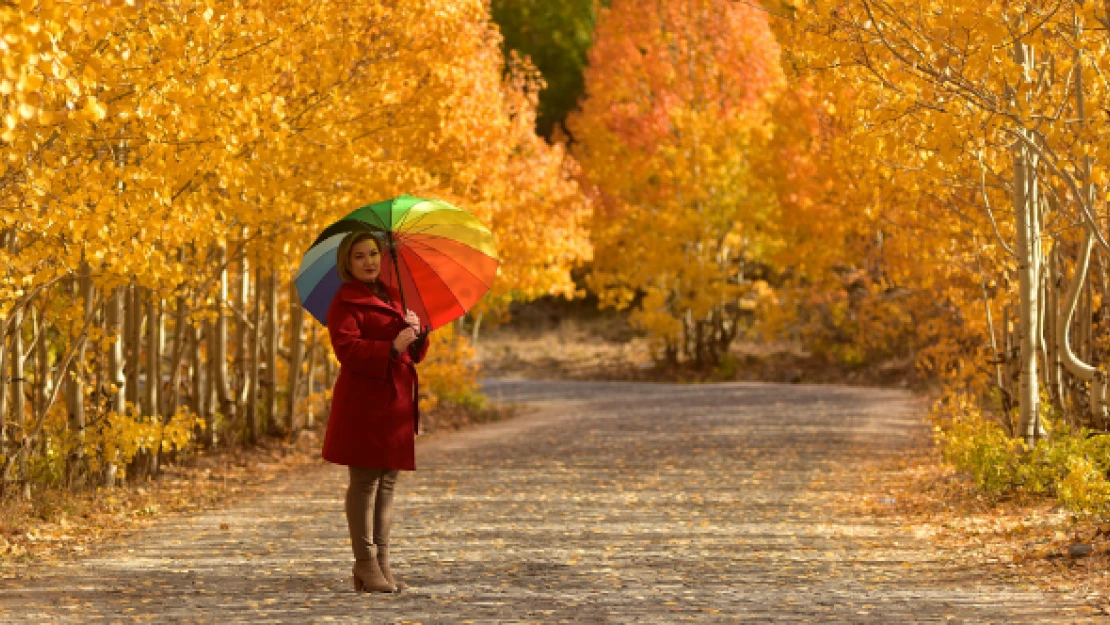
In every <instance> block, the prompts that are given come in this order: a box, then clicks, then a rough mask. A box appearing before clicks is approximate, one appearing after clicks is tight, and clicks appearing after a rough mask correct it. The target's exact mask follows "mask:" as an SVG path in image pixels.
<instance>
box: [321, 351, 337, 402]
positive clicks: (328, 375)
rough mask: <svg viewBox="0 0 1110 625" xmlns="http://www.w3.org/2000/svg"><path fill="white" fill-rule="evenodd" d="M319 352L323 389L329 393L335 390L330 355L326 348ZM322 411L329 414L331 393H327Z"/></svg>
mask: <svg viewBox="0 0 1110 625" xmlns="http://www.w3.org/2000/svg"><path fill="white" fill-rule="evenodd" d="M321 352H322V354H321V355H322V356H323V357H324V388H325V389H327V390H328V391H331V389H333V388H335V381H334V380H333V379H332V377H333V366H332V362H331V353H330V350H329V349H328V348H327V347H324V348H323V349H322V350H321ZM324 409H325V410H326V411H327V412H329V413H330V412H331V393H330V392H329V393H328V401H326V402H325V406H324Z"/></svg>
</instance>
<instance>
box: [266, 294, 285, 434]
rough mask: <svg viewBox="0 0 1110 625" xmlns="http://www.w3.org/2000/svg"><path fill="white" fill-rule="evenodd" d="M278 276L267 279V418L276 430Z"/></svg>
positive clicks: (279, 429)
mask: <svg viewBox="0 0 1110 625" xmlns="http://www.w3.org/2000/svg"><path fill="white" fill-rule="evenodd" d="M277 283H278V277H277V274H276V273H273V272H271V273H270V276H269V277H268V278H267V279H266V418H267V419H268V420H269V426H270V428H271V429H273V430H274V431H277V432H280V431H281V430H282V423H281V421H280V420H279V419H278V409H277V381H278V373H277V360H278V333H279V328H278V305H277V303H278V293H277Z"/></svg>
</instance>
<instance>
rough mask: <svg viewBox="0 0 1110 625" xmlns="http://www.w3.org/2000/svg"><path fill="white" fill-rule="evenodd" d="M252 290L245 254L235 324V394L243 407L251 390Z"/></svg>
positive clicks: (240, 273) (241, 262) (248, 262)
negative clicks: (249, 319)
mask: <svg viewBox="0 0 1110 625" xmlns="http://www.w3.org/2000/svg"><path fill="white" fill-rule="evenodd" d="M250 290H251V269H250V261H249V260H248V259H247V255H246V254H245V253H244V254H243V258H242V260H241V261H239V290H238V293H237V298H238V299H237V300H236V304H237V305H238V308H239V316H238V317H236V323H235V368H236V369H235V370H236V376H235V382H236V387H235V391H236V393H235V394H236V397H237V402H238V404H239V406H241V407H245V406H246V405H247V390H248V389H249V388H250V383H249V378H250V372H249V371H248V370H247V350H248V348H249V347H250V329H251V326H250V324H249V323H248V322H247V319H246V315H247V302H248V300H249V298H250Z"/></svg>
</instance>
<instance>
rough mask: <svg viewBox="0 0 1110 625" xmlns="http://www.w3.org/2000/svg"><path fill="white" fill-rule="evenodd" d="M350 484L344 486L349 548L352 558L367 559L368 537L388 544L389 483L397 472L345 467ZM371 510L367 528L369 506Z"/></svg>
mask: <svg viewBox="0 0 1110 625" xmlns="http://www.w3.org/2000/svg"><path fill="white" fill-rule="evenodd" d="M347 469H348V470H349V472H350V474H351V483H350V485H348V486H347V500H346V509H347V527H348V529H350V530H351V549H352V550H353V551H354V553H355V560H369V559H370V545H371V541H370V538H371V536H373V539H374V540H373V543H372V544H375V545H388V544H389V526H390V524H391V523H392V522H393V486H394V485H395V484H396V483H397V474H398V473H400V471H394V470H390V469H366V468H363V467H347ZM371 506H372V507H373V509H374V516H373V521H374V526H373V528H371V527H370V519H371V516H370V508H371Z"/></svg>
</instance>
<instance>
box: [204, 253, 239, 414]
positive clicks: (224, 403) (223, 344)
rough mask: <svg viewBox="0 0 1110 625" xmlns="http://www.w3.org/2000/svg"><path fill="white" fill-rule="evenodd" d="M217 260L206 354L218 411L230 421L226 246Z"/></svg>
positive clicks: (231, 398) (232, 402)
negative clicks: (213, 310) (211, 334)
mask: <svg viewBox="0 0 1110 625" xmlns="http://www.w3.org/2000/svg"><path fill="white" fill-rule="evenodd" d="M217 262H218V263H219V266H220V288H219V291H218V300H217V302H216V324H215V328H214V329H213V330H214V332H215V336H214V337H213V340H212V342H211V345H212V348H213V350H212V351H211V352H209V354H208V357H209V358H210V359H213V360H214V361H215V368H214V369H213V373H214V374H215V377H214V378H213V379H212V380H211V381H210V383H211V384H214V385H215V389H216V396H217V398H218V399H219V402H220V411H221V412H222V413H223V415H224V418H225V419H227V421H228V422H229V423H230V422H234V420H235V398H234V397H232V395H231V380H230V376H229V375H228V371H227V248H225V247H223V246H221V247H220V248H219V249H218V250H217Z"/></svg>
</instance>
